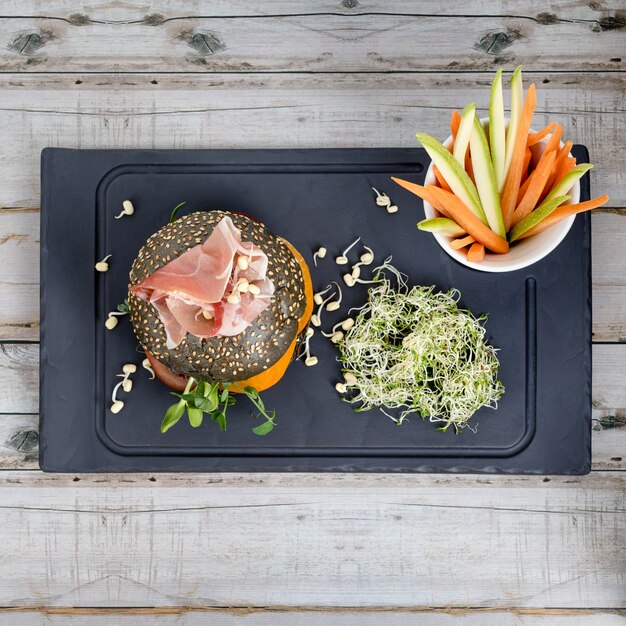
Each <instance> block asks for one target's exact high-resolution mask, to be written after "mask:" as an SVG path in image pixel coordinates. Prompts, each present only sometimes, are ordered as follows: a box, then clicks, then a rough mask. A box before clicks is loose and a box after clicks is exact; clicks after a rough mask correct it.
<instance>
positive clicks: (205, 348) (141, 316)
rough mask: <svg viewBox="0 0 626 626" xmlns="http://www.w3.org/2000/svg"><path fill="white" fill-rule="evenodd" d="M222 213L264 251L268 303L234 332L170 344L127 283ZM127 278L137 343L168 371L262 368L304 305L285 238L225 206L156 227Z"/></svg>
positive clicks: (194, 239)
mask: <svg viewBox="0 0 626 626" xmlns="http://www.w3.org/2000/svg"><path fill="white" fill-rule="evenodd" d="M226 216H228V217H230V218H231V219H232V221H233V223H234V225H235V226H236V227H237V228H238V229H239V230H240V231H241V239H242V241H251V242H253V243H254V244H255V245H257V246H259V248H261V250H263V252H265V254H266V255H267V257H268V271H267V275H268V277H269V278H271V279H272V281H273V282H274V286H275V293H274V295H273V296H272V300H271V304H270V306H269V307H268V308H267V309H265V311H263V312H262V313H261V314H260V315H259V316H258V317H257V318H256V320H254V321H253V322H252V323H251V324H250V326H248V328H246V330H245V331H244V332H242V333H240V334H239V335H235V336H233V337H222V336H217V337H210V338H208V339H200V338H198V337H195V336H193V335H190V334H188V335H187V336H186V337H185V339H183V341H182V342H181V343H180V344H179V345H178V346H176V347H175V348H173V349H172V350H170V349H168V348H167V347H166V345H165V342H166V336H165V329H164V327H163V324H162V322H161V320H160V319H159V316H158V314H157V312H156V309H155V308H154V307H153V306H152V305H151V304H149V303H148V302H144V301H143V300H140V299H139V298H137V297H136V296H135V295H133V294H132V293H131V292H130V287H131V286H132V285H136V284H137V283H138V282H140V281H141V280H143V279H145V278H147V277H148V276H150V275H151V274H153V273H154V272H156V271H157V270H158V269H159V268H161V267H162V266H163V265H165V264H167V263H169V262H170V261H172V260H173V259H175V258H177V257H178V256H180V255H181V254H182V253H183V252H186V251H187V250H188V249H189V248H192V247H194V246H196V245H198V244H201V243H204V241H206V239H207V237H208V236H209V235H210V234H211V232H212V231H213V228H214V227H215V226H216V225H217V224H218V223H219V221H220V220H221V219H222V218H224V217H226ZM129 279H130V285H129V294H128V304H129V309H130V320H131V322H132V325H133V329H134V331H135V335H136V337H137V339H138V341H139V343H140V344H141V346H142V348H143V349H144V350H147V351H148V352H150V353H151V354H152V355H153V356H154V357H155V358H156V359H157V360H159V361H160V362H161V363H163V364H164V365H166V366H167V367H168V368H169V369H170V370H172V371H173V372H175V373H177V374H181V375H183V376H193V377H194V378H196V379H198V380H207V381H212V382H234V381H238V380H245V379H247V378H251V377H252V376H255V375H257V374H260V373H261V372H263V371H265V370H266V369H268V368H269V367H271V366H272V365H273V364H274V363H276V362H277V361H278V360H279V359H280V358H281V357H282V356H283V354H285V352H286V351H287V349H288V348H289V346H290V345H291V344H292V342H293V340H294V338H295V337H296V335H297V334H298V323H299V320H300V318H301V317H302V315H303V314H304V312H305V308H306V295H305V288H304V280H303V277H302V271H301V269H300V266H299V264H298V262H297V261H296V259H295V257H294V255H293V253H292V252H291V250H290V249H289V248H288V246H287V245H286V243H285V242H284V241H283V240H282V239H280V238H279V237H276V236H275V235H273V234H272V233H270V232H269V231H268V230H267V228H266V227H265V225H264V224H262V223H261V222H257V221H255V220H253V219H250V218H249V217H247V216H245V215H240V214H238V213H229V212H226V211H208V212H198V213H191V214H190V215H187V216H185V217H181V218H180V219H178V220H176V221H175V222H173V223H171V224H167V225H166V226H164V227H163V228H161V229H160V230H159V231H157V232H156V233H154V234H153V235H152V236H151V237H150V238H149V239H148V241H147V242H146V243H145V245H144V246H143V247H142V248H141V250H140V251H139V254H138V255H137V258H136V259H135V261H134V263H133V266H132V269H131V271H130V276H129Z"/></svg>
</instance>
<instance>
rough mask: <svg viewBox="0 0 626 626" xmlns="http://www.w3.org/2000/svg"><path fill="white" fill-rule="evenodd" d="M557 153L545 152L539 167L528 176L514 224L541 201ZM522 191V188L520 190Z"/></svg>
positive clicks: (515, 212) (515, 213)
mask: <svg viewBox="0 0 626 626" xmlns="http://www.w3.org/2000/svg"><path fill="white" fill-rule="evenodd" d="M555 158H556V153H555V152H554V150H550V151H549V152H544V153H543V155H542V156H541V159H540V161H539V163H538V164H537V167H536V168H535V169H534V170H533V172H532V173H531V175H530V176H529V178H528V187H527V189H526V193H524V196H523V197H522V198H521V200H520V202H519V204H518V205H517V208H516V209H515V211H514V212H513V220H512V221H511V224H512V225H515V224H517V223H518V222H519V221H520V220H523V219H524V218H525V217H526V216H527V215H528V214H529V213H530V212H531V211H532V210H533V209H534V208H535V207H536V206H537V204H538V203H539V198H540V196H541V193H542V192H543V189H544V187H545V184H546V181H547V180H548V177H549V176H550V174H551V173H552V168H553V167H554V160H555ZM520 191H521V190H520Z"/></svg>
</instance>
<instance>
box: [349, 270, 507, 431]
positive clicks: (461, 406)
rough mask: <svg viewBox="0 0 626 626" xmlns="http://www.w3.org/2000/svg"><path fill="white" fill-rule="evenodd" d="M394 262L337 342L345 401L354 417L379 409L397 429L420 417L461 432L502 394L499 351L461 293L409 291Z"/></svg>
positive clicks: (379, 276) (424, 289) (379, 274)
mask: <svg viewBox="0 0 626 626" xmlns="http://www.w3.org/2000/svg"><path fill="white" fill-rule="evenodd" d="M390 260H391V259H388V260H387V261H386V262H385V263H384V264H383V265H381V266H380V267H379V268H377V269H376V270H375V271H374V274H375V276H374V279H375V280H376V281H378V282H376V283H375V284H374V286H373V287H371V288H370V289H369V292H368V301H367V302H366V304H365V305H363V306H362V307H361V308H360V309H356V310H358V311H359V313H358V315H357V317H356V318H355V323H354V326H353V327H352V328H351V329H350V330H349V331H348V332H347V333H346V334H345V336H344V338H343V339H342V340H341V341H340V342H338V344H337V347H338V349H339V353H340V361H341V363H342V366H343V368H342V369H343V372H344V376H345V378H346V381H347V388H348V395H347V396H346V397H345V400H346V401H347V402H350V403H352V404H355V405H358V406H357V408H356V410H357V411H365V410H369V409H372V408H374V407H378V408H379V409H380V410H381V411H382V412H383V413H385V414H386V415H387V416H388V417H390V418H391V419H393V420H394V421H395V422H397V423H398V424H402V422H403V421H404V420H405V419H406V418H407V417H408V416H409V415H410V414H412V413H416V414H418V415H420V416H421V417H422V418H423V419H428V420H430V421H431V422H436V423H438V425H439V427H438V428H439V430H444V431H445V430H447V429H448V428H449V427H450V426H452V427H454V429H455V431H456V432H459V431H460V430H462V429H463V428H465V427H467V426H468V422H469V420H470V418H471V417H472V415H473V414H474V413H475V412H476V411H477V410H478V409H480V408H481V407H483V406H487V407H491V408H496V406H497V401H498V399H499V398H500V397H501V396H502V394H503V393H504V387H503V386H502V383H501V382H500V381H499V380H498V378H497V375H498V365H499V363H498V357H497V354H496V349H495V348H494V347H492V346H490V345H488V344H487V342H486V341H485V328H484V327H483V326H482V324H481V322H483V321H484V320H485V319H486V317H485V316H481V317H478V318H476V317H475V316H474V315H473V314H472V313H471V311H468V310H465V309H460V308H459V307H458V300H459V297H460V293H459V292H458V291H457V290H456V289H452V290H450V291H449V292H446V293H442V292H436V291H435V288H434V287H422V286H414V287H411V288H410V289H409V288H408V286H407V282H406V276H405V275H404V274H401V273H400V272H399V271H398V270H397V269H396V268H394V267H393V266H392V265H391V264H390ZM348 381H349V382H348ZM386 409H387V410H386ZM388 410H395V411H394V413H395V415H391V414H390V413H389V412H388Z"/></svg>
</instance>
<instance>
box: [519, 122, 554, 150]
mask: <svg viewBox="0 0 626 626" xmlns="http://www.w3.org/2000/svg"><path fill="white" fill-rule="evenodd" d="M555 128H556V122H551V123H550V124H548V125H547V126H546V127H545V128H542V129H541V130H539V131H537V132H536V133H533V134H532V135H528V139H527V140H526V145H527V146H528V147H530V146H534V145H535V144H536V143H539V142H540V141H541V140H542V139H543V138H544V137H547V136H548V135H549V134H550V133H551V132H553V131H554V129H555Z"/></svg>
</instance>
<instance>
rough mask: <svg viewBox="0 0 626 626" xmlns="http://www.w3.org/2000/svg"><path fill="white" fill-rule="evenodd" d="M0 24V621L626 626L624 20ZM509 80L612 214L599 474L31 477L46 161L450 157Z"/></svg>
mask: <svg viewBox="0 0 626 626" xmlns="http://www.w3.org/2000/svg"><path fill="white" fill-rule="evenodd" d="M0 14H1V15H0V129H1V134H0V173H1V176H0V181H1V183H0V206H1V207H2V208H1V209H0V340H1V343H0V467H1V468H2V469H1V470H0V534H1V537H2V541H1V544H0V606H1V607H2V608H0V623H1V624H28V625H31V624H44V623H45V624H57V623H65V622H71V623H76V624H135V623H136V624H144V623H154V624H183V623H185V624H205V623H211V624H213V623H215V624H225V625H230V624H235V623H244V624H251V625H269V624H290V625H293V624H295V625H299V624H302V625H309V624H326V623H328V624H338V625H343V624H350V625H353V624H354V625H357V624H358V625H370V624H372V625H374V624H376V625H378V624H393V625H396V624H400V625H402V624H417V623H419V624H429V625H430V624H433V625H437V626H440V625H448V624H469V625H470V626H471V625H474V624H480V625H481V626H491V625H498V626H500V625H504V626H506V625H508V624H542V625H544V624H548V625H553V624H560V625H565V624H567V625H569V624H575V625H578V624H580V625H583V624H584V625H585V626H587V625H591V626H594V625H600V624H601V625H606V624H611V625H613V624H624V623H626V611H625V610H624V609H625V606H626V581H625V578H626V514H625V510H624V495H625V491H626V489H625V488H626V473H625V470H626V344H625V343H624V342H626V273H625V269H626V246H625V245H624V241H625V240H626V209H625V208H623V207H626V185H625V184H624V183H625V176H624V158H625V156H626V154H625V150H624V137H625V132H626V114H625V107H624V101H625V99H626V82H625V78H626V76H625V74H624V68H625V62H626V17H625V16H626V5H624V2H623V0H600V1H598V2H595V1H594V2H588V1H587V0H584V1H582V0H568V1H567V2H565V1H563V2H549V3H548V2H538V1H534V2H533V1H531V0H515V1H513V0H504V1H501V2H486V1H485V0H464V2H462V3H461V2H441V1H440V0H438V1H436V2H435V1H432V2H409V1H404V0H389V1H383V0H343V1H341V0H321V1H318V2H307V1H305V0H290V1H289V2H287V1H286V0H271V1H266V2H261V1H258V2H242V1H241V2H236V1H234V0H230V1H226V0H221V1H220V0H212V1H202V0H197V1H196V2H187V3H185V2H182V1H177V2H176V1H171V2H164V1H161V2H151V3H148V2H140V1H136V0H128V1H126V2H120V1H115V0H113V1H82V2H75V1H70V0H50V1H48V2H42V1H40V0H2V1H0ZM518 63H523V64H524V67H525V77H526V79H527V82H529V81H531V80H532V81H534V82H535V83H536V84H537V87H538V106H537V109H538V113H537V125H538V126H539V125H540V124H541V123H543V122H547V121H549V120H553V119H555V120H559V121H561V122H563V123H564V125H565V128H566V135H567V137H568V138H571V139H573V140H575V141H576V142H580V143H584V144H586V145H587V146H588V147H589V150H590V153H591V160H592V161H593V162H594V163H595V164H596V169H595V170H594V171H593V172H592V185H593V190H594V191H595V192H597V193H608V194H609V195H610V197H611V201H610V208H607V209H604V210H601V211H598V212H597V213H596V214H595V215H594V216H593V219H592V223H593V315H594V319H593V333H594V342H595V343H594V347H593V359H594V363H593V406H594V419H593V469H592V472H591V473H590V474H589V475H588V476H584V477H542V476H529V477H503V476H456V475H416V476H413V475H346V474H337V475H317V474H306V475H288V474H278V475H269V474H243V475H220V474H197V475H195V474H194V475H183V474H165V475H163V474H160V475H148V474H145V475H143V474H139V475H78V476H75V475H49V474H43V473H41V472H40V471H39V470H38V469H37V468H38V465H37V444H38V434H37V423H38V418H37V410H38V398H37V384H38V345H37V340H38V333H39V328H38V306H39V291H38V280H39V276H38V262H39V238H38V226H39V209H38V206H39V154H40V151H41V149H42V148H43V147H45V146H64V147H75V148H137V147H143V148H157V147H158V148H200V147H202V148H247V147H268V148H269V147H271V148H277V147H298V148H316V147H354V146H357V147H361V146H363V147H379V146H380V147H382V146H415V145H416V143H415V140H414V132H415V131H416V130H417V129H428V130H429V131H430V132H432V133H433V134H435V135H437V136H439V137H444V136H446V135H447V131H446V125H447V121H448V115H449V111H450V109H451V108H453V107H456V108H458V107H461V106H463V104H465V103H467V102H469V101H471V100H475V101H476V102H477V104H478V109H479V111H480V112H484V111H485V110H486V106H487V99H488V94H489V90H488V85H489V83H490V80H491V77H492V74H493V72H494V70H495V68H497V67H499V66H503V67H505V68H506V69H507V70H511V69H512V68H514V67H515V66H516V65H517V64H518ZM68 306H71V303H68ZM73 607H74V608H73ZM76 607H80V608H76ZM110 607H118V609H117V612H116V613H114V614H113V613H111V609H110ZM129 607H130V608H129Z"/></svg>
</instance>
